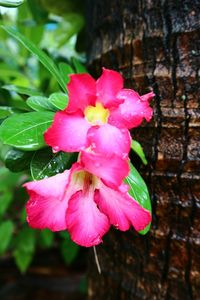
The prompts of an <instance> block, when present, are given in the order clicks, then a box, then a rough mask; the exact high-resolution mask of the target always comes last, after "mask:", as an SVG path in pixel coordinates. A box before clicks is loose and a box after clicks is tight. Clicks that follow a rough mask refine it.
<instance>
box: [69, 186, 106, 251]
mask: <svg viewBox="0 0 200 300" xmlns="http://www.w3.org/2000/svg"><path fill="white" fill-rule="evenodd" d="M93 198H94V192H90V193H87V194H84V193H83V192H82V191H79V192H77V193H75V194H74V195H73V196H72V197H71V199H70V200H69V206H68V209H67V213H66V223H67V229H68V231H69V233H70V236H71V238H72V240H73V241H74V242H75V243H77V244H78V245H80V246H84V247H91V246H95V245H98V244H100V243H101V242H102V236H103V235H104V234H105V233H106V232H107V231H108V230H109V228H110V224H109V221H108V218H107V217H106V216H105V215H104V214H103V213H102V212H100V211H99V209H98V208H97V205H96V203H95V202H94V199H93Z"/></svg>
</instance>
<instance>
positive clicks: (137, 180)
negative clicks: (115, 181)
mask: <svg viewBox="0 0 200 300" xmlns="http://www.w3.org/2000/svg"><path fill="white" fill-rule="evenodd" d="M130 169H131V170H130V173H129V176H128V177H126V179H125V183H127V184H128V185H129V186H130V190H129V194H130V195H131V196H132V197H133V198H134V199H135V200H136V201H137V202H138V203H139V204H140V205H141V206H142V207H143V208H145V209H147V210H148V211H149V212H150V213H151V200H150V196H149V192H148V189H147V186H146V183H145V182H144V180H143V179H142V177H141V176H140V174H139V173H138V171H137V170H136V169H135V167H134V166H133V165H132V164H130ZM150 226H151V224H149V225H148V226H147V227H146V228H145V229H144V230H141V231H140V232H139V233H140V234H146V233H147V232H148V231H149V229H150Z"/></svg>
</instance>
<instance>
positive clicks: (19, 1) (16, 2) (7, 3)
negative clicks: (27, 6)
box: [0, 0, 24, 7]
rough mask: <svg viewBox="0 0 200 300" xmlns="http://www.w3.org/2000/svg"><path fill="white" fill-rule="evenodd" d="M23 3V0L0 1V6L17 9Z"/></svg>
mask: <svg viewBox="0 0 200 300" xmlns="http://www.w3.org/2000/svg"><path fill="white" fill-rule="evenodd" d="M23 3H24V0H0V6H4V7H18V6H19V5H21V4H23Z"/></svg>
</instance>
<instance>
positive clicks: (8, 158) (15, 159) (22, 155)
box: [4, 149, 34, 172]
mask: <svg viewBox="0 0 200 300" xmlns="http://www.w3.org/2000/svg"><path fill="white" fill-rule="evenodd" d="M33 153H34V152H27V151H26V152H25V151H21V150H19V149H9V150H8V151H7V153H6V155H5V158H4V163H5V166H6V167H7V168H8V169H9V170H10V171H12V172H21V171H24V170H27V169H28V168H29V165H30V161H31V158H32V156H33Z"/></svg>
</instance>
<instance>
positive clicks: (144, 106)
mask: <svg viewBox="0 0 200 300" xmlns="http://www.w3.org/2000/svg"><path fill="white" fill-rule="evenodd" d="M68 91H69V104H68V106H67V107H66V109H65V110H64V111H61V112H57V113H56V114H55V117H54V121H53V123H52V126H51V127H50V128H49V129H48V130H47V131H46V133H45V135H44V137H45V141H46V143H47V144H48V145H50V146H51V147H52V148H53V149H54V151H55V152H57V151H60V150H62V151H66V152H78V151H81V150H83V149H86V148H88V147H90V149H91V150H93V151H95V152H96V153H104V154H105V153H110V154H117V155H120V156H123V157H126V156H128V152H129V150H130V142H131V137H130V134H129V131H128V129H130V128H133V127H137V126H139V125H140V124H141V122H142V120H143V119H146V120H147V121H150V119H151V117H152V108H151V107H150V105H149V102H150V100H151V99H152V98H153V96H154V94H153V92H150V93H148V94H146V95H143V96H139V94H138V93H136V92H135V91H134V90H131V89H123V78H122V76H121V75H120V73H118V72H116V71H112V70H108V69H103V74H102V75H101V76H100V78H99V79H98V80H97V81H96V82H95V80H94V79H93V78H92V77H91V76H90V75H89V74H75V75H71V80H70V83H69V84H68Z"/></svg>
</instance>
